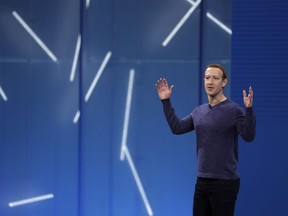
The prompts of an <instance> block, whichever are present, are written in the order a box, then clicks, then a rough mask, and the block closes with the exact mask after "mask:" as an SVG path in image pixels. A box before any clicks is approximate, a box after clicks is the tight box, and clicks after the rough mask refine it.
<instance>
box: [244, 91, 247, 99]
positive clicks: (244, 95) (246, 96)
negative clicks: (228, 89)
mask: <svg viewBox="0 0 288 216" xmlns="http://www.w3.org/2000/svg"><path fill="white" fill-rule="evenodd" d="M245 97H247V96H246V91H245V90H243V98H245Z"/></svg>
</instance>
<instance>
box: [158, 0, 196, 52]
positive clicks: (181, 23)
mask: <svg viewBox="0 0 288 216" xmlns="http://www.w3.org/2000/svg"><path fill="white" fill-rule="evenodd" d="M200 3H201V0H198V1H196V2H195V3H194V4H193V5H192V7H191V8H190V9H189V11H188V12H187V13H186V14H185V15H184V17H183V18H182V19H181V20H180V21H179V22H178V24H177V25H176V26H175V28H174V29H173V30H172V31H171V33H170V34H169V35H168V36H167V38H166V39H165V40H164V42H163V43H162V46H164V47H165V46H167V45H168V43H169V42H170V40H171V39H172V38H173V37H174V36H175V34H176V33H177V32H178V31H179V29H180V28H181V27H182V26H183V25H184V23H185V22H186V21H187V19H188V18H189V17H190V16H191V14H192V13H193V12H194V10H195V9H196V8H197V7H198V5H199V4H200Z"/></svg>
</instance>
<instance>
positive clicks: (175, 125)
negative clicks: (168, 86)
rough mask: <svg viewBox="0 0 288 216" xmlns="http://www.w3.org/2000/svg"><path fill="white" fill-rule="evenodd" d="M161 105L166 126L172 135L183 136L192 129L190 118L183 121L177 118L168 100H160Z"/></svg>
mask: <svg viewBox="0 0 288 216" xmlns="http://www.w3.org/2000/svg"><path fill="white" fill-rule="evenodd" d="M161 102H162V104H163V111H164V114H165V118H166V120H167V122H168V125H169V127H170V129H171V131H172V133H173V134H183V133H187V132H189V131H191V130H193V129H194V125H193V120H192V118H191V117H189V116H188V117H186V118H184V119H180V118H178V116H177V115H176V114H175V110H174V108H173V107H172V104H171V101H170V99H164V100H161Z"/></svg>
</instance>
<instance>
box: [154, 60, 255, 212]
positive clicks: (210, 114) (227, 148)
mask: <svg viewBox="0 0 288 216" xmlns="http://www.w3.org/2000/svg"><path fill="white" fill-rule="evenodd" d="M227 82H228V80H227V74H226V71H225V69H224V68H223V66H221V65H219V64H210V65H208V66H207V68H206V70H205V75H204V85H205V91H206V93H207V96H208V104H203V105H200V106H198V107H197V108H196V109H194V110H193V111H192V113H191V114H189V115H188V116H187V117H185V118H182V119H180V118H178V117H177V115H176V114H175V111H174V108H173V107H172V104H171V102H170V96H171V93H172V90H173V87H174V86H173V85H172V86H171V87H169V85H168V83H167V81H166V80H165V79H162V78H161V79H159V80H158V82H157V84H156V90H157V92H158V95H159V98H160V100H161V102H162V104H163V110H164V114H165V117H166V120H167V122H168V124H169V126H170V128H171V131H172V132H173V134H183V133H187V132H190V131H193V130H195V132H196V140H197V159H198V178H197V182H196V185H195V192H194V204H193V215H194V216H233V214H234V207H235V203H236V199H237V195H238V192H239V187H240V176H239V173H238V168H237V165H238V135H240V136H241V137H242V138H243V140H245V141H246V142H251V141H252V140H253V139H254V137H255V134H256V119H255V116H254V113H253V109H252V104H253V90H252V87H250V88H249V92H248V95H247V94H246V91H245V90H243V102H244V105H245V107H246V112H244V111H243V109H242V108H241V107H240V106H239V105H238V104H236V103H234V102H232V101H231V100H229V99H227V98H226V96H225V95H224V93H223V89H224V87H225V86H226V85H227Z"/></svg>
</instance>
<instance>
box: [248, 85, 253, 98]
mask: <svg viewBox="0 0 288 216" xmlns="http://www.w3.org/2000/svg"><path fill="white" fill-rule="evenodd" d="M249 94H250V96H251V97H252V98H253V89H252V87H251V86H250V87H249Z"/></svg>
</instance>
